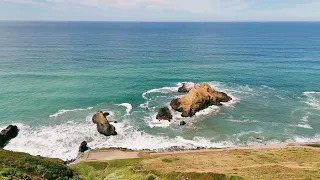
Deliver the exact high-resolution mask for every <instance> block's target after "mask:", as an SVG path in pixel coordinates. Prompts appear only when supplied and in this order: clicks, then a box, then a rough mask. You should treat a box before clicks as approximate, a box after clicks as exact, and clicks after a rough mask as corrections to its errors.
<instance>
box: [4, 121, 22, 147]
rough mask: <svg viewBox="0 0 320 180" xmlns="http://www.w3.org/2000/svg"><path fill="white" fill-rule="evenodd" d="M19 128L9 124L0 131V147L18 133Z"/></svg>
mask: <svg viewBox="0 0 320 180" xmlns="http://www.w3.org/2000/svg"><path fill="white" fill-rule="evenodd" d="M18 132H19V129H18V127H17V126H14V125H9V126H8V127H7V128H5V129H3V130H2V131H1V132H0V148H3V147H4V146H5V145H6V143H7V142H9V141H10V140H11V139H13V138H15V137H16V136H17V135H18Z"/></svg>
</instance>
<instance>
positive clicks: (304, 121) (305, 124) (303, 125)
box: [295, 112, 313, 129]
mask: <svg viewBox="0 0 320 180" xmlns="http://www.w3.org/2000/svg"><path fill="white" fill-rule="evenodd" d="M309 115H310V113H309V112H307V114H306V115H305V116H303V117H302V118H301V122H300V123H299V124H297V125H295V126H297V127H301V128H305V129H313V128H312V127H311V126H310V124H309V120H308V119H309Z"/></svg>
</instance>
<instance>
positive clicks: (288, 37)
mask: <svg viewBox="0 0 320 180" xmlns="http://www.w3.org/2000/svg"><path fill="white" fill-rule="evenodd" d="M319 79H320V23H107V22H1V23H0V84H1V86H0V127H1V128H3V127H5V126H6V125H8V124H12V123H13V124H17V125H18V126H19V127H20V129H21V131H20V133H19V135H18V137H17V138H15V139H14V140H12V141H11V142H10V143H9V144H8V146H6V149H10V150H16V151H24V152H28V153H31V154H35V155H38V154H40V155H45V156H50V157H60V158H63V159H67V158H71V157H74V156H75V155H76V153H77V149H78V146H79V144H80V143H81V142H82V141H83V140H86V141H87V142H88V144H89V146H91V147H92V148H95V147H127V148H133V149H145V148H149V149H162V148H169V147H171V146H181V147H184V148H195V147H198V146H205V147H229V146H230V147H231V146H246V145H263V144H269V143H278V142H297V141H298V142H306V141H319V140H320V132H319V128H320V81H319ZM189 81H193V82H198V83H200V82H208V83H210V84H211V85H212V86H213V87H214V88H216V89H218V90H221V91H225V92H227V93H229V94H230V95H231V96H232V97H233V98H234V100H233V101H232V102H230V103H227V104H225V105H224V106H223V107H214V106H213V107H210V108H209V109H207V110H205V111H202V112H200V113H198V114H196V116H195V117H192V118H182V117H181V116H180V115H179V113H174V121H173V122H172V123H166V122H162V123H159V122H158V121H156V120H155V115H156V112H157V110H158V108H160V107H163V106H165V105H168V104H169V103H170V101H171V99H172V98H174V97H176V96H179V95H181V94H179V93H177V92H176V91H177V88H178V87H179V84H181V82H189ZM123 103H124V104H123ZM98 110H105V111H109V112H111V113H112V116H111V119H114V120H117V121H118V122H119V123H118V124H115V126H116V128H117V131H118V134H119V135H117V136H114V137H104V136H103V135H100V134H98V133H97V132H96V129H95V125H94V124H92V123H91V116H92V115H93V114H94V113H95V112H96V111H98ZM182 119H183V120H185V121H186V122H187V125H186V126H183V127H180V126H179V122H180V120H182ZM257 138H258V139H257Z"/></svg>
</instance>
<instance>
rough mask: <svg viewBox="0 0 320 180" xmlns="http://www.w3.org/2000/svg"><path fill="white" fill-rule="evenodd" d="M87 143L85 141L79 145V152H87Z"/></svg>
mask: <svg viewBox="0 0 320 180" xmlns="http://www.w3.org/2000/svg"><path fill="white" fill-rule="evenodd" d="M87 145H88V144H87V142H86V141H83V142H82V143H81V144H80V147H79V152H85V151H87V150H88V149H89V148H88V146H87Z"/></svg>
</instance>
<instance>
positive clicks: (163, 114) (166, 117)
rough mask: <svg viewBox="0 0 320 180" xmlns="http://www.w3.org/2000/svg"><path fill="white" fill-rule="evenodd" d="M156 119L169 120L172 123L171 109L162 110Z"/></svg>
mask: <svg viewBox="0 0 320 180" xmlns="http://www.w3.org/2000/svg"><path fill="white" fill-rule="evenodd" d="M156 118H157V119H159V120H168V121H169V122H170V121H171V120H172V114H171V112H170V109H169V108H168V107H163V108H161V109H160V110H159V112H158V114H157V117H156Z"/></svg>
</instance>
